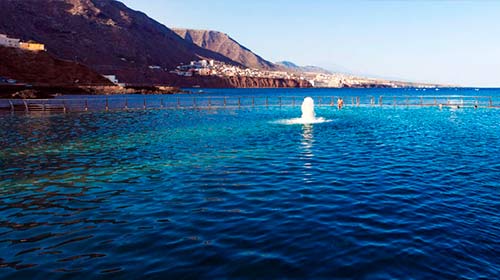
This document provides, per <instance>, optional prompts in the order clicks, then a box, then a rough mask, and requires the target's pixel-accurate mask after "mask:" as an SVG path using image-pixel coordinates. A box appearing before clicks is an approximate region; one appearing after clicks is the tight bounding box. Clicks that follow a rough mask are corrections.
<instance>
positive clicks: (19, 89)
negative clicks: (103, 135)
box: [0, 85, 183, 99]
mask: <svg viewBox="0 0 500 280" xmlns="http://www.w3.org/2000/svg"><path fill="white" fill-rule="evenodd" d="M182 92H183V91H182V90H181V89H179V88H177V87H163V86H158V87H155V86H127V87H120V86H26V85H0V98H4V99H49V98H53V97H55V96H58V95H62V94H64V95H73V94H75V95H76V94H82V95H114V94H174V93H182Z"/></svg>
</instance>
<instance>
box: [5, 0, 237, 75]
mask: <svg viewBox="0 0 500 280" xmlns="http://www.w3.org/2000/svg"><path fill="white" fill-rule="evenodd" d="M0 33H6V34H8V35H10V36H12V37H18V38H21V39H23V40H36V41H39V42H42V43H45V44H46V46H47V49H48V51H49V52H50V53H52V54H54V55H56V56H58V57H61V58H63V59H71V60H76V61H78V62H81V63H83V64H86V65H88V66H90V67H91V68H93V69H94V70H96V71H98V72H100V73H102V74H113V73H115V72H116V71H117V70H118V69H128V70H129V71H127V72H128V73H130V76H120V77H119V78H120V79H122V80H123V81H125V82H127V81H129V80H133V79H136V78H135V76H144V72H145V71H147V69H148V66H149V65H158V66H161V67H162V68H167V69H172V68H174V67H175V66H177V65H179V64H180V63H187V62H189V61H191V60H196V59H199V58H209V59H215V60H218V61H223V62H226V63H230V64H236V65H238V63H235V62H234V61H232V60H230V59H228V58H226V57H224V56H222V55H220V54H218V53H215V52H212V51H209V50H205V49H203V48H200V47H198V46H196V45H195V44H192V43H190V42H187V41H185V40H183V39H182V38H180V37H179V36H178V35H177V34H176V33H175V32H173V31H172V30H170V29H169V28H167V27H165V26H163V25H161V24H160V23H158V22H156V21H154V20H152V19H150V18H148V17H147V16H146V15H145V14H143V13H141V12H137V11H133V10H131V9H129V8H127V7H126V6H125V5H123V4H122V3H120V2H118V1H112V0H0ZM152 75H153V76H154V75H156V74H155V73H152ZM142 82H145V83H146V82H148V80H143V81H142Z"/></svg>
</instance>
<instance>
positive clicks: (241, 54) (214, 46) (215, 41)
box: [172, 28, 280, 71]
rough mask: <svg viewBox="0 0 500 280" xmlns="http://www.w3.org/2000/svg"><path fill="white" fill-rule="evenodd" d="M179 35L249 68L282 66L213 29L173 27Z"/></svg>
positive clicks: (263, 68) (265, 68)
mask: <svg viewBox="0 0 500 280" xmlns="http://www.w3.org/2000/svg"><path fill="white" fill-rule="evenodd" d="M172 30H173V31H175V32H176V33H177V34H178V35H179V36H181V37H182V38H184V39H185V40H186V41H188V42H192V43H194V44H196V45H198V46H199V47H202V48H204V49H208V50H211V51H213V52H216V53H219V54H221V55H223V56H225V57H228V58H230V59H231V60H233V61H236V62H238V63H240V64H242V65H243V66H245V67H248V68H255V69H260V70H272V71H274V70H279V69H280V67H279V66H278V65H276V64H274V63H272V62H269V61H267V60H265V59H263V58H262V57H260V56H258V55H257V54H255V53H253V52H252V51H251V50H249V49H248V48H246V47H244V46H242V45H241V44H240V43H238V42H237V41H236V40H234V39H233V38H231V37H229V35H227V34H225V33H222V32H218V31H213V30H196V29H181V28H173V29H172Z"/></svg>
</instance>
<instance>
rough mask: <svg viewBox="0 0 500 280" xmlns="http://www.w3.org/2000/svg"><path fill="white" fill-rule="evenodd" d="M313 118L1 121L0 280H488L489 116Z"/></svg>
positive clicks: (437, 113)
mask: <svg viewBox="0 0 500 280" xmlns="http://www.w3.org/2000/svg"><path fill="white" fill-rule="evenodd" d="M267 93H269V94H281V93H282V92H279V93H276V92H275V91H272V90H267ZM209 94H215V92H209ZM224 94H228V93H227V92H225V93H224ZM328 94H330V93H328ZM316 114H317V116H320V117H324V118H325V119H328V120H331V121H330V122H325V123H320V124H313V125H301V124H297V125H286V124H284V123H283V122H279V121H280V120H287V119H292V118H297V117H300V107H299V106H295V107H292V106H287V107H242V108H212V109H199V108H198V109H180V110H171V109H169V110H145V111H143V110H138V111H137V110H136V111H128V112H127V111H116V112H92V113H70V114H54V115H29V114H4V115H1V116H0V131H1V132H2V133H1V134H0V145H1V147H2V149H1V150H0V278H6V279H7V278H10V279H23V278H25V279H47V278H50V279H66V278H73V279H88V278H121V279H130V278H151V279H165V278H169V279H191V278H204V279H213V278H258V279H260V278H263V279H275V278H339V279H346V278H355V279H391V278H395V279H478V278H484V279H495V278H497V277H498V275H500V261H499V260H500V212H499V210H500V195H499V193H500V153H499V147H500V111H499V110H498V109H487V108H479V109H477V110H474V109H472V108H466V109H453V108H444V109H443V110H439V109H438V108H436V107H425V108H406V107H390V106H389V107H347V108H345V109H344V110H342V111H338V110H337V109H335V108H333V107H320V108H317V109H316Z"/></svg>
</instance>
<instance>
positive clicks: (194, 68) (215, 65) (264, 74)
mask: <svg viewBox="0 0 500 280" xmlns="http://www.w3.org/2000/svg"><path fill="white" fill-rule="evenodd" d="M170 73H172V74H176V75H179V76H184V77H192V76H219V77H235V76H240V77H252V78H273V79H302V80H303V79H305V77H303V76H301V75H297V74H294V73H289V72H286V71H265V70H259V69H251V68H245V67H239V66H235V65H230V64H226V63H223V62H219V61H215V60H204V59H203V60H198V61H191V62H190V63H189V64H186V65H184V64H182V65H179V66H177V67H176V69H174V70H172V71H170Z"/></svg>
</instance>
